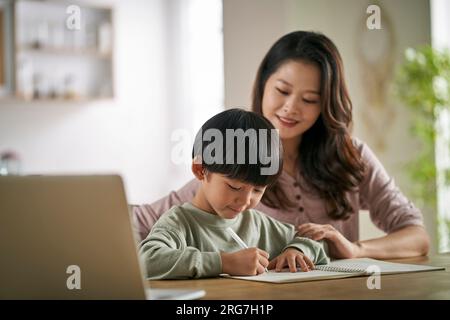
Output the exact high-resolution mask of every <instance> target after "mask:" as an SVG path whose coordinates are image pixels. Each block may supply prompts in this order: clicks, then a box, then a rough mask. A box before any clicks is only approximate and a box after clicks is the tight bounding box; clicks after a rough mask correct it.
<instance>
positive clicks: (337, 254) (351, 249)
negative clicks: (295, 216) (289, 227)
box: [297, 223, 360, 259]
mask: <svg viewBox="0 0 450 320" xmlns="http://www.w3.org/2000/svg"><path fill="white" fill-rule="evenodd" d="M297 231H298V235H299V236H301V237H305V238H310V239H312V240H316V241H319V240H325V241H326V242H327V244H328V250H329V252H328V253H329V254H330V256H331V257H333V258H339V259H350V258H357V257H358V256H359V255H360V247H359V246H358V245H357V244H355V243H352V242H350V241H348V240H347V238H345V237H344V236H343V235H342V233H340V232H339V231H337V230H336V229H335V228H334V227H333V226H332V225H329V224H316V223H305V224H301V225H299V226H297Z"/></svg>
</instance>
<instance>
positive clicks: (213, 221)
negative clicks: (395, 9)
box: [140, 203, 329, 279]
mask: <svg viewBox="0 0 450 320" xmlns="http://www.w3.org/2000/svg"><path fill="white" fill-rule="evenodd" d="M227 227H231V228H232V229H233V230H234V231H235V232H236V233H237V234H238V235H239V237H240V238H241V239H242V240H243V241H244V242H245V243H246V244H247V245H248V247H257V248H260V249H262V250H264V251H267V252H268V253H269V255H270V259H272V258H275V257H276V256H278V255H279V254H280V253H281V252H282V251H283V250H285V249H286V248H288V247H294V248H297V249H299V250H301V251H302V252H303V253H304V254H305V255H306V256H307V257H308V258H310V259H311V261H313V262H314V263H315V264H326V263H328V262H329V259H328V257H327V255H326V253H325V250H324V248H323V245H322V244H321V243H319V242H316V241H313V240H310V239H307V238H302V237H296V236H295V234H296V230H295V228H294V226H293V225H290V224H285V223H282V222H279V221H277V220H275V219H273V218H270V217H268V216H266V215H264V214H263V213H261V212H259V211H257V210H253V209H252V210H247V211H244V212H242V213H241V214H239V215H238V216H237V217H235V218H234V219H224V218H221V217H219V216H216V215H213V214H211V213H208V212H205V211H202V210H200V209H198V208H196V207H194V206H193V205H192V204H190V203H185V204H183V205H181V206H174V207H172V208H171V209H170V210H169V211H168V212H166V213H165V214H164V215H162V216H161V218H160V219H159V220H158V222H157V223H156V224H155V226H154V227H153V229H152V231H151V232H150V234H149V235H148V236H147V238H146V239H145V240H144V241H142V243H141V247H140V257H141V259H142V260H143V263H144V265H145V267H146V270H147V276H148V278H149V279H183V278H202V277H214V276H218V275H219V274H220V273H222V261H221V258H220V251H225V252H234V251H238V250H241V249H242V248H241V247H240V246H239V244H238V243H236V241H235V240H234V239H233V238H232V237H231V235H230V234H229V233H228V232H227V231H226V228H227Z"/></svg>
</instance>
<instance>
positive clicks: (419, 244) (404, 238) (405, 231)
mask: <svg viewBox="0 0 450 320" xmlns="http://www.w3.org/2000/svg"><path fill="white" fill-rule="evenodd" d="M355 245H356V247H357V250H355V251H356V254H355V256H356V257H371V258H374V259H393V258H406V257H413V256H424V255H427V254H428V251H429V248H430V240H429V237H428V234H427V232H426V231H425V228H424V227H422V226H406V227H404V228H402V229H400V230H397V231H394V232H392V233H390V234H388V235H386V236H383V237H380V238H376V239H370V240H364V241H357V242H356V243H355Z"/></svg>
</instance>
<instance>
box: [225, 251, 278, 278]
mask: <svg viewBox="0 0 450 320" xmlns="http://www.w3.org/2000/svg"><path fill="white" fill-rule="evenodd" d="M220 256H221V258H222V272H223V273H228V274H229V275H234V276H254V275H257V274H261V273H263V272H265V268H266V267H267V266H268V265H269V254H268V253H267V252H266V251H263V250H261V249H258V248H248V249H243V250H239V251H236V252H232V253H227V252H221V253H220Z"/></svg>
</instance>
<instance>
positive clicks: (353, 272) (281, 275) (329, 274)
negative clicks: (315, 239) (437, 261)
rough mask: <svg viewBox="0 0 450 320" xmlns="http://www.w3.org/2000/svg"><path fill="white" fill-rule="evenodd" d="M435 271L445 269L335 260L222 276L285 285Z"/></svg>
mask: <svg viewBox="0 0 450 320" xmlns="http://www.w3.org/2000/svg"><path fill="white" fill-rule="evenodd" d="M373 266H376V267H378V268H376V267H373ZM435 270H445V268H442V267H433V266H426V265H416V264H404V263H393V262H385V261H380V260H375V259H369V258H360V259H343V260H335V261H332V262H330V263H329V264H327V265H317V266H316V269H315V270H312V271H309V272H302V271H300V269H299V271H298V272H289V270H288V269H286V270H285V272H275V271H274V270H270V271H269V272H266V273H263V274H260V275H257V276H230V275H226V274H223V275H222V276H224V277H230V278H233V279H241V280H252V281H262V282H273V283H285V282H301V281H313V280H325V279H336V278H348V277H357V276H364V275H371V274H373V273H374V272H380V274H382V275H383V274H396V273H409V272H420V271H435Z"/></svg>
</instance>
